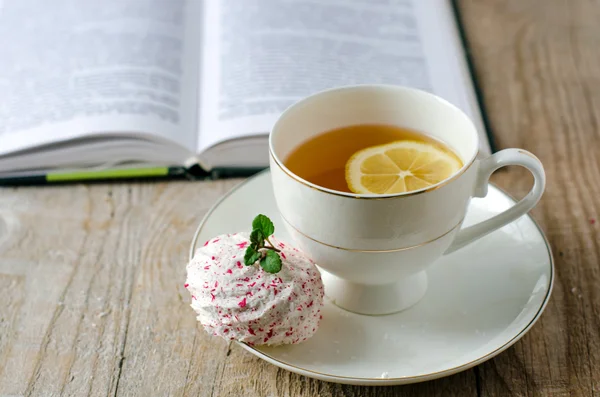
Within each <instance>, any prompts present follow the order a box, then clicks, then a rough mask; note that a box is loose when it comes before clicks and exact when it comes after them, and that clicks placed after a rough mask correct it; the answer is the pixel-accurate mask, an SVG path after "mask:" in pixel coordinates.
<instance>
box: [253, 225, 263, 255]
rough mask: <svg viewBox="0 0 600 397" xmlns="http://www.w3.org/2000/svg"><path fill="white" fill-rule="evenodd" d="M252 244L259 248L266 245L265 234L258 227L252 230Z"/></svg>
mask: <svg viewBox="0 0 600 397" xmlns="http://www.w3.org/2000/svg"><path fill="white" fill-rule="evenodd" d="M250 244H251V245H252V246H253V247H255V249H257V250H258V249H259V248H260V247H262V246H264V245H265V235H264V234H263V233H262V232H261V231H260V230H258V229H254V230H252V233H250Z"/></svg>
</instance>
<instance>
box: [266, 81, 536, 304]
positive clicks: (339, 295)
mask: <svg viewBox="0 0 600 397" xmlns="http://www.w3.org/2000/svg"><path fill="white" fill-rule="evenodd" d="M478 138H479V135H478V133H477V130H476V128H475V126H474V124H473V123H472V121H471V120H470V119H469V118H468V116H466V115H465V114H464V113H463V112H462V111H461V110H459V109H458V108H457V107H455V106H454V105H452V104H450V103H449V102H447V101H445V100H443V99H441V98H439V97H437V96H435V95H433V94H429V93H426V92H423V91H419V90H416V89H411V88H405V87H398V86H387V85H361V86H349V87H342V88H337V89H332V90H328V91H324V92H320V93H317V94H315V95H312V96H310V97H308V98H305V99H303V100H301V101H299V102H298V103H296V104H294V105H292V106H291V107H290V108H288V109H287V110H286V111H285V112H284V113H283V114H282V115H281V116H280V118H279V119H278V121H277V122H276V123H275V125H274V127H273V129H272V131H271V134H270V137H269V149H270V168H271V175H272V181H273V189H274V194H275V200H276V203H277V207H278V209H279V212H280V214H281V218H282V219H283V221H284V222H283V224H284V225H285V227H286V229H287V230H288V232H289V233H290V235H291V237H292V238H293V239H294V241H295V242H296V244H297V245H298V246H299V247H300V248H302V249H303V250H304V251H306V252H307V253H308V254H309V255H310V256H311V257H312V258H313V259H314V260H315V262H316V263H317V264H318V265H319V267H320V269H321V270H322V276H323V281H324V283H325V292H326V294H327V295H328V296H329V297H330V298H331V299H332V300H334V302H335V303H336V304H337V305H338V306H340V307H342V308H344V309H347V310H350V311H353V312H357V313H362V314H387V313H393V312H397V311H400V310H403V309H406V308H408V307H410V306H412V305H413V304H415V303H416V302H418V301H419V300H420V299H421V298H422V297H423V296H424V294H425V292H426V290H427V273H426V271H425V270H426V269H427V267H428V266H429V265H430V264H431V263H433V262H434V261H435V260H437V259H439V258H440V257H441V256H442V255H445V254H449V253H451V252H453V251H455V250H457V249H460V248H462V247H464V246H465V245H467V244H469V243H471V242H473V241H475V240H477V239H479V238H481V237H483V236H485V235H487V234H488V233H490V232H492V231H494V230H496V229H498V228H500V227H502V226H504V225H506V224H508V223H510V222H513V221H514V220H516V219H517V218H519V217H520V216H522V215H523V214H525V213H527V212H528V211H529V210H531V209H532V208H533V207H534V206H535V204H536V203H537V202H538V201H539V199H540V197H541V195H542V193H543V190H544V185H545V174H544V169H543V167H542V164H541V163H540V161H539V160H538V159H537V158H536V157H535V156H534V155H532V154H531V153H529V152H526V151H525V150H521V149H506V150H502V151H500V152H497V153H495V154H493V155H491V156H489V157H487V158H483V159H480V158H478V148H479V142H478ZM507 165H520V166H523V167H525V168H527V169H528V170H529V171H530V172H531V173H532V174H533V176H534V185H533V188H532V190H531V191H530V193H529V194H528V195H527V196H526V197H525V198H524V199H522V200H521V201H519V202H518V203H517V204H515V206H513V207H512V208H510V209H508V210H507V211H505V212H503V213H501V214H498V215H496V216H494V217H492V218H491V219H488V220H485V221H483V222H481V223H478V224H475V225H473V226H469V227H462V223H463V220H464V218H465V215H466V212H467V208H468V205H469V201H470V199H471V198H472V197H485V195H486V193H487V187H488V180H489V177H490V176H491V174H492V173H493V172H494V171H495V170H497V169H498V168H500V167H504V166H507Z"/></svg>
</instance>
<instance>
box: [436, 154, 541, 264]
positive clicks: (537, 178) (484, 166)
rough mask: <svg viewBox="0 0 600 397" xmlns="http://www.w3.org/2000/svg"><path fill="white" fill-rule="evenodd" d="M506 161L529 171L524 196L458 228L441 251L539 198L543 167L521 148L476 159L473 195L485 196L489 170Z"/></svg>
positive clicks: (515, 216) (498, 224)
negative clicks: (530, 176)
mask: <svg viewBox="0 0 600 397" xmlns="http://www.w3.org/2000/svg"><path fill="white" fill-rule="evenodd" d="M507 165H520V166H522V167H525V168H527V169H528V170H529V171H530V172H531V173H532V174H533V187H532V188H531V190H530V191H529V193H528V194H527V196H525V197H524V198H523V199H522V200H521V201H519V202H518V203H517V204H515V205H514V206H512V207H511V208H509V209H507V210H506V211H504V212H502V213H500V214H498V215H495V216H493V217H491V218H490V219H487V220H485V221H483V222H479V223H477V224H475V225H472V226H469V227H466V228H463V229H461V230H460V231H459V232H458V234H457V236H456V237H455V239H454V241H453V242H452V245H450V247H449V248H448V250H447V251H446V252H445V253H444V254H449V253H451V252H454V251H456V250H458V249H460V248H462V247H464V246H465V245H467V244H470V243H472V242H473V241H475V240H477V239H479V238H481V237H483V236H485V235H486V234H488V233H491V232H493V231H494V230H496V229H499V228H501V227H502V226H504V225H506V224H509V223H511V222H513V221H514V220H516V219H518V218H519V217H521V216H522V215H524V214H526V213H527V212H529V211H530V210H531V209H532V208H533V207H534V206H535V205H536V204H537V202H538V201H539V200H540V198H541V197H542V193H543V192H544V187H545V185H546V174H545V173H544V167H543V166H542V163H541V162H540V160H538V158H537V157H535V156H534V155H533V154H531V153H529V152H528V151H526V150H522V149H505V150H502V151H499V152H497V153H494V154H493V155H491V156H490V157H488V158H486V159H483V160H480V163H479V170H478V175H477V181H476V183H475V190H474V192H473V197H485V196H486V195H487V192H488V182H489V179H490V176H491V175H492V173H493V172H494V171H496V170H497V169H498V168H501V167H506V166H507Z"/></svg>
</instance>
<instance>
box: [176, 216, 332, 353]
mask: <svg viewBox="0 0 600 397" xmlns="http://www.w3.org/2000/svg"><path fill="white" fill-rule="evenodd" d="M260 217H262V218H260ZM257 219H259V221H257ZM261 221H262V226H261ZM265 225H267V226H265ZM273 231H274V227H273V225H272V223H271V221H270V220H268V218H267V217H266V216H264V215H259V216H258V217H257V218H256V219H255V222H253V231H252V233H234V234H224V235H220V236H217V237H214V238H212V239H210V240H209V241H207V242H206V243H205V244H204V246H203V247H200V248H198V249H197V250H196V253H195V254H194V257H193V258H192V260H191V261H190V262H189V263H188V265H187V280H186V283H185V287H186V288H187V290H188V291H189V292H190V294H191V295H192V303H191V306H192V308H193V309H194V311H195V312H196V313H197V318H198V321H200V323H201V324H202V325H203V327H204V329H205V330H206V331H207V332H208V333H210V334H212V335H216V336H221V337H223V338H225V339H227V340H237V341H239V342H245V343H248V344H250V345H262V344H266V345H280V344H295V343H300V342H302V341H304V340H306V339H308V338H310V337H311V336H312V335H313V334H314V333H315V332H316V331H317V329H318V327H319V322H320V319H321V309H322V307H323V297H324V290H323V282H322V280H321V274H320V273H319V270H318V269H317V267H316V266H315V264H314V262H313V261H312V260H311V259H310V258H309V257H307V256H306V255H305V254H304V253H303V252H301V251H300V250H298V249H296V248H294V247H292V246H290V245H288V244H287V243H285V242H283V241H280V240H278V239H277V238H275V237H274V236H272V235H271V234H272V232H273Z"/></svg>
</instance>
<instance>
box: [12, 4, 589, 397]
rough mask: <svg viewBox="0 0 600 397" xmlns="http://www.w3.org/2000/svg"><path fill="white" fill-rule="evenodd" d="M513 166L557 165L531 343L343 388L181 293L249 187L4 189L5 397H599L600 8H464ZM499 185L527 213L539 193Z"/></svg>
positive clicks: (518, 183) (500, 179) (511, 174)
mask: <svg viewBox="0 0 600 397" xmlns="http://www.w3.org/2000/svg"><path fill="white" fill-rule="evenodd" d="M459 6H460V9H461V12H462V17H463V19H464V23H465V25H466V33H467V36H468V39H469V42H470V46H471V48H472V52H473V57H474V63H475V67H476V71H477V75H478V77H479V80H480V83H481V86H482V89H483V94H484V99H485V105H486V107H487V110H488V112H489V115H490V118H491V120H490V121H491V125H492V127H493V130H494V133H495V135H496V139H497V144H498V146H499V147H500V148H505V147H511V146H514V147H522V148H526V149H528V150H531V151H532V152H534V153H536V154H537V155H538V156H539V157H540V158H541V160H542V161H543V163H544V164H545V167H546V170H547V174H548V187H547V191H546V194H545V196H544V198H543V199H542V201H541V203H540V205H539V206H538V207H537V208H536V209H535V210H534V212H533V215H534V217H535V219H536V220H537V221H538V222H539V223H540V225H541V226H542V228H543V229H544V231H545V232H546V233H547V236H548V238H549V240H550V242H551V244H552V249H553V252H554V256H555V259H556V272H557V278H556V283H555V286H554V292H553V296H552V299H551V301H550V303H549V305H548V307H547V309H546V312H545V313H544V315H543V316H542V318H541V320H540V321H539V322H538V323H537V324H536V325H535V326H534V327H533V329H532V330H531V331H530V332H529V333H528V334H527V335H526V336H525V337H524V338H523V339H521V341H519V342H518V343H516V344H515V345H514V346H513V347H511V348H510V349H508V350H507V351H506V352H504V353H502V354H500V355H499V356H498V357H496V358H494V359H492V360H490V361H488V362H486V363H484V364H481V365H479V366H477V367H476V368H474V369H471V370H468V371H464V372H462V373H459V374H457V375H454V376H451V377H448V378H444V379H440V380H437V381H432V382H427V383H422V384H417V385H411V386H405V387H387V388H369V387H353V386H342V385H337V384H331V383H325V382H321V381H316V380H312V379H309V378H305V377H302V376H298V375H295V374H292V373H289V372H287V371H284V370H281V369H278V368H277V367H275V366H272V365H270V364H267V363H265V362H263V361H261V360H259V359H258V358H256V357H254V356H252V355H251V354H249V353H246V352H245V351H243V350H242V349H241V348H239V347H237V346H229V345H228V344H227V343H225V342H223V341H219V340H215V339H211V338H210V337H209V336H208V335H207V334H206V333H205V332H204V331H202V330H201V329H200V328H199V327H198V324H197V323H196V320H195V318H194V315H193V313H192V312H191V309H190V308H189V305H188V303H189V302H188V300H189V296H188V295H187V292H186V291H185V290H184V289H183V286H182V283H183V280H184V273H185V266H184V265H185V263H186V256H187V252H188V248H189V244H190V239H191V237H192V234H193V232H194V229H195V228H196V226H197V224H198V223H199V221H200V220H201V219H202V216H203V215H204V213H205V212H206V211H207V210H208V209H209V207H210V206H211V205H212V204H213V203H214V202H215V201H216V200H217V199H218V198H219V197H220V196H221V195H222V194H223V193H225V192H226V191H227V190H229V189H230V188H231V187H233V186H234V185H235V184H236V183H238V182H239V181H238V180H227V181H220V182H201V183H200V182H199V183H191V182H172V183H134V184H117V183H115V184H100V185H77V186H62V187H56V186H55V187H44V188H18V189H11V188H5V189H0V395H2V396H6V395H10V396H12V395H33V396H57V395H77V396H80V395H88V394H90V395H94V396H100V395H101V396H105V395H119V396H121V395H122V396H126V395H140V396H165V395H177V396H178V395H190V396H192V395H193V396H196V395H201V396H208V395H211V396H361V397H362V396H413V395H423V396H435V395H439V396H480V395H483V396H506V395H519V396H520V395H523V396H543V395H548V396H565V395H570V396H600V161H599V159H600V156H599V154H598V153H599V151H600V131H599V128H598V124H599V123H600V121H599V120H600V66H599V65H600V23H599V22H598V21H599V20H600V3H598V2H593V1H590V0H570V1H559V0H537V1H536V0H465V1H460V2H459ZM494 182H495V183H496V184H498V185H499V186H500V187H502V188H504V189H505V190H507V191H508V192H509V193H511V194H513V195H515V196H521V195H523V194H525V193H526V192H527V191H528V189H529V185H530V183H531V178H529V177H528V176H527V173H526V172H524V171H522V170H520V169H516V168H515V169H509V170H508V171H506V172H501V173H499V174H497V175H495V177H494Z"/></svg>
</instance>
